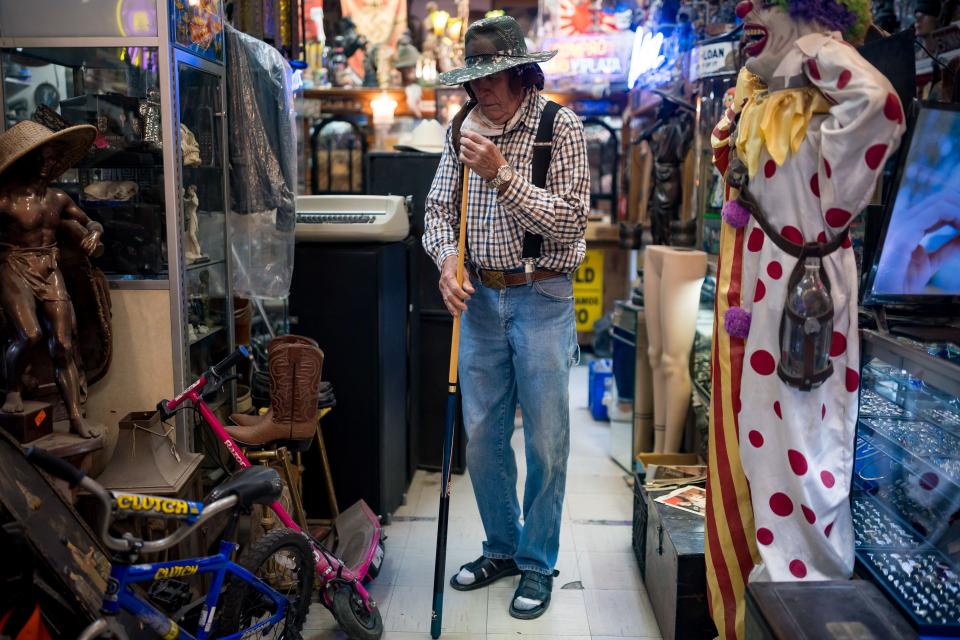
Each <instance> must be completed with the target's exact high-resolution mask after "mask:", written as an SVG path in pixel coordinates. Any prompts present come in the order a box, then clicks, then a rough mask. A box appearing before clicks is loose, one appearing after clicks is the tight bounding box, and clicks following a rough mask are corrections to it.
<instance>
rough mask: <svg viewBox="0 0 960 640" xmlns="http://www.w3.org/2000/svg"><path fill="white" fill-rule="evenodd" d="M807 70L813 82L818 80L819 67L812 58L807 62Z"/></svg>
mask: <svg viewBox="0 0 960 640" xmlns="http://www.w3.org/2000/svg"><path fill="white" fill-rule="evenodd" d="M807 70H808V71H809V72H810V77H811V78H813V79H814V80H819V79H820V67H818V66H817V61H816V60H814V59H813V58H810V59H809V60H807Z"/></svg>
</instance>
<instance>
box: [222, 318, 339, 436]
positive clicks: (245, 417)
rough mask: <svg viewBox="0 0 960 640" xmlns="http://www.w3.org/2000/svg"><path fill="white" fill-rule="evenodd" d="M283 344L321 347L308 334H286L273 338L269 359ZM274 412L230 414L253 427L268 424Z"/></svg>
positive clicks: (241, 423) (321, 363) (240, 422)
mask: <svg viewBox="0 0 960 640" xmlns="http://www.w3.org/2000/svg"><path fill="white" fill-rule="evenodd" d="M283 344H305V345H310V346H313V347H316V348H317V349H320V347H319V346H318V345H317V341H316V340H314V339H312V338H308V337H306V336H298V335H294V334H290V335H286V336H277V337H276V338H273V339H272V340H270V344H268V345H267V359H268V361H269V358H270V353H271V352H272V351H273V350H274V349H276V348H277V347H279V346H280V345H283ZM320 366H321V369H322V367H323V352H322V351H321V352H320ZM272 397H273V391H272V390H271V398H272ZM271 404H273V403H272V402H271ZM272 414H273V410H272V409H267V411H266V413H263V414H259V415H251V414H249V413H234V414H232V415H231V416H230V421H231V422H233V423H234V424H235V425H237V426H240V427H252V426H254V425H258V424H261V423H263V424H266V423H268V422H270V420H271V418H272Z"/></svg>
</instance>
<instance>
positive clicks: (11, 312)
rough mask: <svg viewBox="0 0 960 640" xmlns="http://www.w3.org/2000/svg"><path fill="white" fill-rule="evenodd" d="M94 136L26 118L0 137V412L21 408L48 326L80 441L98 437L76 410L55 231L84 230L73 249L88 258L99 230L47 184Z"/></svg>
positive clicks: (84, 128)
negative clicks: (28, 371) (0, 350)
mask: <svg viewBox="0 0 960 640" xmlns="http://www.w3.org/2000/svg"><path fill="white" fill-rule="evenodd" d="M96 133H97V130H96V129H95V128H94V127H92V126H90V125H80V126H76V127H67V128H66V129H63V130H62V131H58V132H56V133H54V132H53V131H51V130H50V129H47V128H46V127H44V126H43V125H40V124H37V123H36V122H32V121H29V120H26V121H24V122H19V123H17V124H15V125H14V126H13V127H11V128H10V129H9V130H7V131H6V132H4V133H3V134H2V135H0V307H2V309H3V312H4V313H5V314H6V317H7V319H8V320H9V321H10V323H11V324H12V325H13V329H14V332H15V336H14V338H13V340H12V342H11V343H10V345H9V346H8V347H7V349H6V352H5V353H4V374H5V376H4V377H5V378H6V386H7V397H6V401H5V402H4V405H3V408H2V409H0V411H3V412H4V413H18V412H21V411H23V400H22V398H21V396H20V391H21V382H20V378H21V376H22V374H23V370H24V366H25V365H26V362H27V357H26V356H27V353H28V352H29V350H30V349H31V348H32V347H33V346H34V345H36V344H38V343H39V342H40V341H41V340H42V339H43V337H44V336H43V331H44V328H48V331H49V336H48V344H49V348H50V357H51V359H52V360H53V364H54V370H55V374H56V380H57V386H58V387H59V389H60V395H61V397H62V398H63V402H64V404H65V405H66V409H67V413H68V415H69V418H70V428H71V430H73V431H75V432H76V433H77V434H78V435H81V436H83V437H85V438H92V437H94V436H96V435H98V434H97V432H96V430H94V429H93V428H91V427H90V426H89V425H88V424H87V423H86V421H85V420H84V418H83V413H82V410H81V407H80V374H79V372H78V371H77V366H76V358H75V354H74V348H75V347H74V345H73V318H74V311H73V305H72V303H71V302H70V296H69V295H68V294H67V289H66V286H65V284H64V280H63V275H62V274H61V273H60V268H59V266H58V264H57V260H58V257H59V250H58V249H57V228H58V227H59V226H60V224H61V222H62V221H64V220H73V221H76V222H79V223H80V224H81V225H82V226H84V227H85V228H86V235H85V236H84V238H83V239H82V240H81V242H80V246H81V248H82V249H83V250H84V251H85V252H86V253H87V254H88V255H93V254H94V252H95V251H96V250H97V247H98V245H99V242H100V235H101V234H102V233H103V227H101V226H100V224H99V223H97V222H94V221H92V220H90V218H88V217H87V215H86V214H85V213H84V212H83V211H81V210H80V207H78V206H77V205H76V204H75V203H74V202H73V200H71V199H70V196H68V195H67V194H66V193H64V192H63V191H61V190H60V189H51V188H49V185H50V183H51V182H53V181H54V180H55V179H56V178H58V177H59V176H60V174H62V173H63V172H64V171H66V170H67V169H68V168H70V167H72V166H73V165H74V164H75V163H76V162H78V161H79V160H80V159H81V158H82V157H83V156H84V154H86V152H87V150H88V149H89V148H90V144H91V143H92V142H93V139H94V137H95V136H96ZM38 311H39V314H38ZM38 315H39V316H40V317H38ZM40 318H42V319H43V322H42V323H41V322H40Z"/></svg>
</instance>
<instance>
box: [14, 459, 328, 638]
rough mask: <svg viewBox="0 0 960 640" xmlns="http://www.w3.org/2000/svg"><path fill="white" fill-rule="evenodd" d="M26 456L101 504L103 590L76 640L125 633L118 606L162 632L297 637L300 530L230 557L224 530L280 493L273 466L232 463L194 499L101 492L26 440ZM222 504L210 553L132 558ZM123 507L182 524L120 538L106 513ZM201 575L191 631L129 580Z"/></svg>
mask: <svg viewBox="0 0 960 640" xmlns="http://www.w3.org/2000/svg"><path fill="white" fill-rule="evenodd" d="M27 458H28V459H29V460H30V461H31V462H32V463H33V464H35V465H36V466H38V467H40V468H41V469H43V470H44V471H46V472H47V473H49V474H50V475H52V476H55V477H57V478H60V479H62V480H64V481H66V482H67V483H69V484H70V486H71V487H75V486H77V485H79V486H81V487H82V488H83V489H85V490H86V491H87V492H89V493H90V494H91V495H92V496H95V497H96V498H97V499H98V500H99V502H100V505H101V507H102V509H101V512H100V514H99V515H100V520H99V531H98V533H99V534H100V537H101V538H102V539H103V542H104V544H105V545H106V546H107V548H109V549H110V550H111V551H112V552H114V556H113V559H112V562H111V570H110V577H109V580H108V582H107V588H106V593H105V594H104V596H103V606H102V608H101V613H102V617H101V618H100V619H98V620H96V621H95V622H94V623H93V624H91V625H90V626H88V627H87V628H86V629H85V630H84V632H83V633H82V634H81V635H80V636H79V640H93V639H94V638H117V639H120V640H126V639H127V634H126V631H125V630H124V627H123V626H122V625H121V624H120V623H119V621H118V614H119V613H120V612H121V611H124V612H127V613H129V614H131V615H132V616H134V617H135V618H136V619H137V620H139V621H140V623H141V624H142V625H144V626H145V627H147V628H150V629H152V630H153V631H155V632H156V633H157V635H158V636H159V637H161V638H164V639H165V640H174V639H181V640H205V639H206V638H220V639H222V640H231V639H235V638H244V639H246V638H278V639H280V638H282V639H284V640H299V638H300V628H301V627H302V626H303V621H304V619H305V618H306V615H307V609H308V608H309V606H310V598H311V595H312V590H313V575H314V569H313V565H314V560H313V552H312V549H311V546H310V543H309V542H308V541H307V538H306V537H305V536H304V535H303V534H302V533H300V532H298V531H294V530H293V529H274V530H272V531H271V532H270V533H268V534H267V535H266V536H264V537H262V538H260V539H259V540H257V541H256V542H255V543H254V544H252V545H250V546H249V547H248V548H247V549H246V550H245V551H244V553H243V554H242V555H241V557H240V559H239V560H238V561H237V562H233V561H232V560H231V558H232V557H233V554H234V552H235V550H236V548H237V544H236V543H234V542H232V541H231V538H232V537H233V533H234V530H235V528H236V525H237V520H238V518H239V516H240V514H241V513H242V512H244V511H249V509H250V508H251V507H252V506H253V505H254V504H263V505H270V504H272V503H273V502H275V501H276V500H278V499H279V498H280V494H281V492H282V490H283V483H282V481H281V480H280V476H279V475H278V474H277V472H276V471H274V470H273V469H271V468H269V467H261V466H257V467H249V468H246V469H241V470H240V471H238V472H237V473H236V474H234V475H233V476H232V477H231V478H230V479H228V480H227V481H226V482H224V483H223V484H221V485H220V486H218V487H217V488H216V489H214V490H213V491H212V492H211V493H210V495H209V496H208V497H207V499H206V501H205V502H203V503H200V502H192V501H188V500H179V499H174V498H164V497H159V496H149V495H142V494H133V493H114V492H110V491H108V490H106V489H104V488H103V487H102V486H101V485H100V484H99V483H97V482H96V481H95V480H93V479H91V478H88V477H86V475H85V474H84V473H83V472H82V471H80V470H79V469H77V468H76V467H74V466H73V465H71V464H69V463H67V462H64V461H63V460H61V459H59V458H56V457H54V456H52V455H50V454H49V453H46V452H44V451H42V450H39V449H35V448H31V449H28V450H27ZM225 512H231V513H232V518H231V519H230V521H229V524H228V525H227V528H226V531H225V533H224V536H223V538H222V539H221V541H220V549H219V553H217V554H216V555H212V556H207V557H203V558H189V559H183V560H175V561H171V562H157V563H151V564H141V563H139V557H140V556H141V555H142V554H148V553H157V552H160V551H164V550H166V549H170V548H171V547H173V546H175V545H176V544H178V543H179V542H181V541H182V540H183V539H185V538H186V537H187V536H189V535H190V534H191V533H192V532H193V531H195V530H196V529H197V528H198V527H200V526H201V525H203V524H204V523H207V522H209V521H210V520H211V519H212V518H213V517H214V516H216V515H218V514H221V513H225ZM126 516H134V517H149V518H164V519H176V520H179V521H182V522H184V523H185V525H184V526H182V527H181V528H179V529H177V530H176V531H175V532H173V533H172V534H170V535H168V536H167V537H165V538H162V539H160V540H141V539H139V538H136V537H134V536H132V535H131V534H129V533H127V534H124V535H123V536H122V537H120V538H117V537H115V536H113V535H111V534H110V523H111V521H112V520H113V519H114V518H120V517H126ZM201 575H207V576H209V588H208V589H207V590H206V594H205V595H204V596H203V598H202V608H201V609H200V612H199V617H198V618H196V622H194V623H192V626H194V627H195V629H194V630H193V632H192V633H190V632H188V631H187V630H186V629H184V628H182V624H186V623H183V620H181V621H180V622H179V623H178V622H177V621H175V620H173V619H171V618H169V617H167V616H166V615H164V614H163V613H161V612H160V611H159V610H158V609H157V608H156V607H154V606H153V605H152V604H151V603H150V602H148V601H147V600H146V599H145V598H144V597H142V596H141V595H140V594H139V593H138V589H136V588H134V585H138V584H142V583H156V582H160V581H166V580H174V579H177V580H183V579H186V578H192V577H193V576H201ZM197 604H198V605H199V604H200V602H197ZM175 617H177V616H175Z"/></svg>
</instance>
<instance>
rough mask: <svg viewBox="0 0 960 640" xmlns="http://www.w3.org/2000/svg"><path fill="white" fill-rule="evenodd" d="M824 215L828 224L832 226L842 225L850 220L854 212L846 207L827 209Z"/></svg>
mask: <svg viewBox="0 0 960 640" xmlns="http://www.w3.org/2000/svg"><path fill="white" fill-rule="evenodd" d="M824 217H825V218H826V219H827V224H828V225H830V226H831V227H842V226H843V225H845V224H847V222H849V221H850V218H852V217H853V214H852V213H850V212H849V211H847V210H846V209H827V213H826V215H825V216H824Z"/></svg>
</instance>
